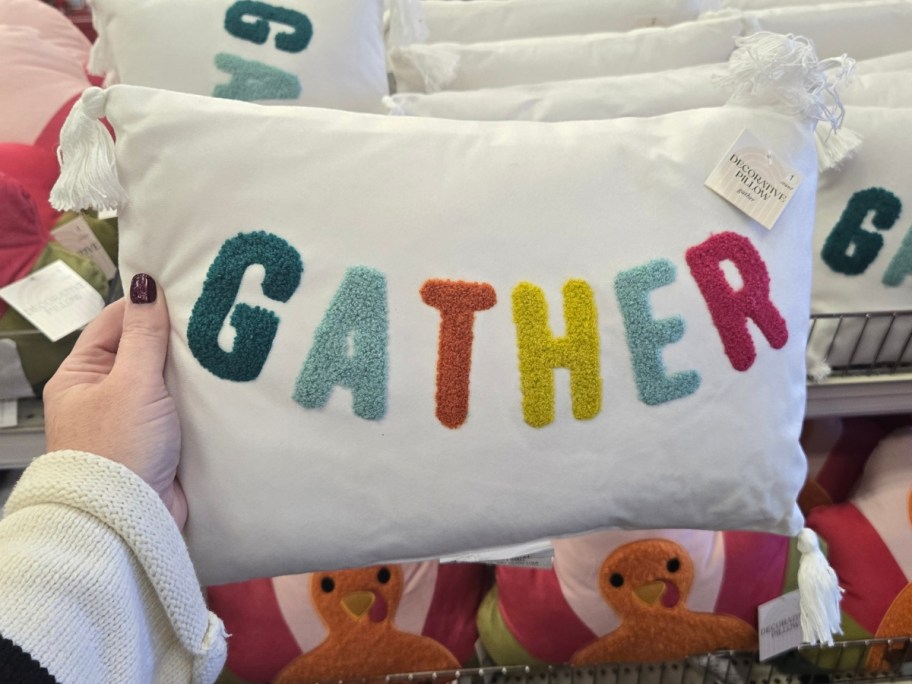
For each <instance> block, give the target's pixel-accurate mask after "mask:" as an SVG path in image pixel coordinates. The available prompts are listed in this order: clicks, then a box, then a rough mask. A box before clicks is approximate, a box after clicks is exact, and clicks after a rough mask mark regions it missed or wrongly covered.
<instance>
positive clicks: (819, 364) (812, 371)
mask: <svg viewBox="0 0 912 684" xmlns="http://www.w3.org/2000/svg"><path fill="white" fill-rule="evenodd" d="M832 373H833V369H832V368H830V364H828V363H827V362H826V361H824V360H823V359H808V365H807V374H808V375H809V376H810V377H811V380H813V381H814V382H815V383H819V382H823V381H824V380H826V379H827V378H828V377H830V375H832Z"/></svg>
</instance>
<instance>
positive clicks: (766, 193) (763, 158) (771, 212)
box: [706, 130, 802, 230]
mask: <svg viewBox="0 0 912 684" xmlns="http://www.w3.org/2000/svg"><path fill="white" fill-rule="evenodd" d="M801 180H802V178H801V174H799V173H798V172H797V171H794V170H793V169H791V168H789V167H788V166H787V165H786V164H785V163H783V162H782V161H781V160H779V159H778V158H777V157H776V155H775V154H774V153H773V152H772V150H770V149H769V148H768V147H767V146H765V145H764V144H763V143H761V142H760V141H759V140H758V139H757V137H756V136H754V135H753V134H752V133H751V132H750V131H748V130H744V131H742V133H741V135H740V136H738V139H737V140H736V141H735V144H734V145H732V146H731V149H729V150H728V152H726V153H725V156H724V157H723V158H722V159H721V160H720V161H719V163H718V164H717V165H716V168H715V169H713V171H712V173H711V174H709V178H707V179H706V187H708V188H709V189H710V190H712V191H713V192H715V193H716V194H718V195H719V196H720V197H722V198H723V199H725V200H728V201H729V202H730V203H731V204H733V205H734V206H736V207H738V209H740V210H741V211H743V212H744V213H745V214H747V215H748V216H750V217H751V218H752V219H754V221H756V222H757V223H759V224H760V225H761V226H763V227H764V228H766V229H768V230H771V229H772V227H773V226H774V225H775V223H776V221H778V220H779V216H780V215H781V214H782V212H783V210H784V209H785V207H786V205H788V203H789V200H791V199H792V195H793V194H794V192H795V190H797V189H798V186H799V185H800V184H801Z"/></svg>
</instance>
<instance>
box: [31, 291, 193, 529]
mask: <svg viewBox="0 0 912 684" xmlns="http://www.w3.org/2000/svg"><path fill="white" fill-rule="evenodd" d="M156 290H157V287H156V285H155V281H154V280H152V278H151V277H149V276H147V275H145V274H138V275H136V276H134V278H133V282H132V283H131V285H130V295H129V298H124V299H121V300H119V301H117V302H114V303H113V304H111V305H109V306H108V307H106V308H105V309H104V311H102V312H101V313H100V314H99V315H98V316H97V317H96V318H95V320H94V321H92V322H91V323H90V324H89V325H88V326H87V327H86V329H85V330H83V332H82V334H81V335H80V336H79V339H78V340H77V341H76V345H75V346H74V347H73V351H72V352H71V353H70V355H69V356H68V357H67V358H66V359H65V360H64V362H63V363H62V364H61V366H60V368H59V369H58V370H57V373H55V375H54V377H53V378H51V379H50V381H49V382H48V383H47V385H46V386H45V388H44V404H45V414H44V415H45V437H46V439H47V449H48V451H57V450H60V449H74V450H79V451H88V452H90V453H93V454H96V455H98V456H104V457H105V458H108V459H110V460H112V461H116V462H118V463H122V464H123V465H125V466H126V467H127V468H129V469H130V470H132V471H133V472H135V473H136V474H137V475H139V476H140V477H141V478H142V479H143V480H145V481H146V482H147V483H148V484H149V485H150V486H151V487H152V488H153V489H154V490H155V491H156V492H157V493H158V495H159V496H160V497H161V499H162V501H164V503H165V505H166V506H167V507H168V510H169V511H171V515H172V516H174V519H175V521H176V522H177V524H178V527H181V528H183V526H184V523H185V522H186V520H187V500H186V498H185V496H184V492H183V490H182V489H181V487H180V484H179V483H178V482H177V480H176V479H175V476H176V473H177V464H178V461H179V459H180V423H179V422H178V418H177V411H176V409H175V405H174V401H173V399H172V398H171V395H170V394H169V393H168V388H167V387H165V381H164V375H163V374H164V367H165V358H166V357H167V354H168V335H169V330H170V325H169V322H168V307H167V304H166V303H165V300H164V297H163V296H162V295H161V293H157V292H156Z"/></svg>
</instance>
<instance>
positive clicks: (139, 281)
mask: <svg viewBox="0 0 912 684" xmlns="http://www.w3.org/2000/svg"><path fill="white" fill-rule="evenodd" d="M157 296H158V288H157V286H156V285H155V281H154V280H153V279H152V276H150V275H147V274H145V273H137V274H136V275H135V276H133V280H132V281H130V301H131V302H133V303H134V304H151V303H152V302H154V301H155V298H156V297H157Z"/></svg>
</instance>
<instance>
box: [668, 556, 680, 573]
mask: <svg viewBox="0 0 912 684" xmlns="http://www.w3.org/2000/svg"><path fill="white" fill-rule="evenodd" d="M667 567H668V572H677V571H678V570H680V569H681V561H679V560H678V559H677V558H672V559H671V560H670V561H668V565H667Z"/></svg>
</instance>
